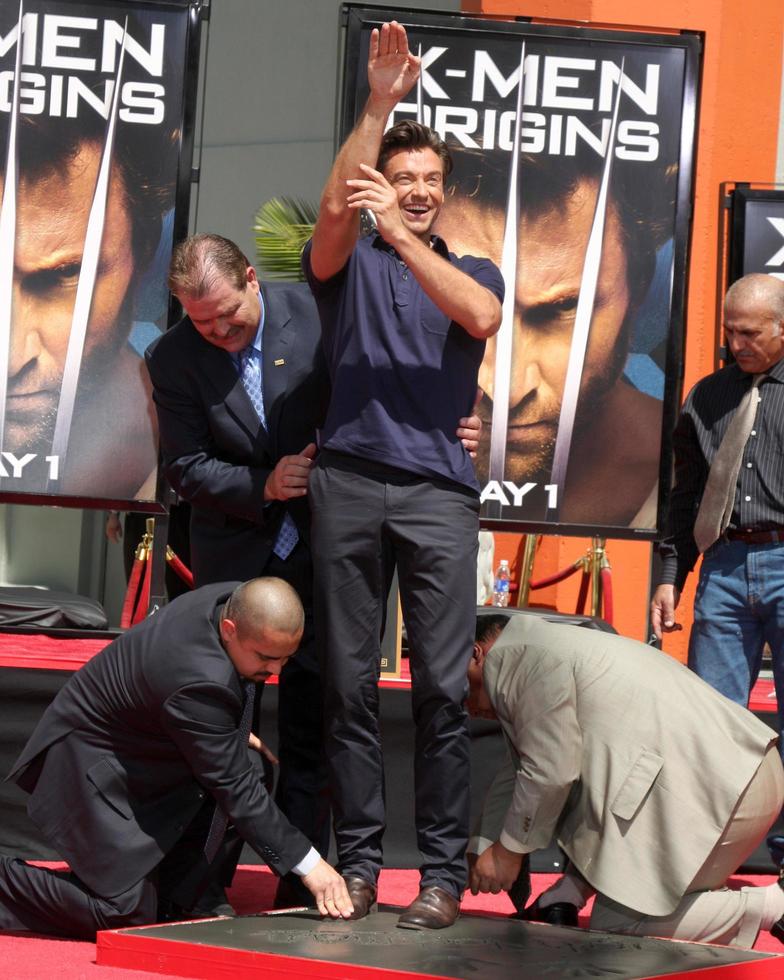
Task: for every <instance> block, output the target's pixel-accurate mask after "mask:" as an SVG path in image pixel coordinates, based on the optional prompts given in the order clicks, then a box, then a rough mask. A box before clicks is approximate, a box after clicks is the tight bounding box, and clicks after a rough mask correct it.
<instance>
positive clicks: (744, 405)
mask: <svg viewBox="0 0 784 980" xmlns="http://www.w3.org/2000/svg"><path fill="white" fill-rule="evenodd" d="M763 377H764V375H763V374H755V375H754V377H753V378H752V381H751V387H750V388H749V390H748V391H747V392H746V394H745V395H744V396H743V398H742V399H741V401H740V404H739V405H738V407H737V409H736V410H735V414H734V415H733V417H732V419H731V420H730V424H729V425H728V426H727V431H726V432H725V433H724V438H723V439H722V440H721V444H720V445H719V448H718V450H717V451H716V455H715V456H714V458H713V462H712V463H711V468H710V472H709V473H708V479H707V480H706V481H705V490H704V491H703V494H702V500H701V501H700V509H699V510H698V512H697V518H696V520H695V522H694V540H695V541H696V543H697V547H698V548H699V549H700V552H704V551H707V550H708V548H710V546H711V545H712V544H713V543H714V541H717V540H718V539H719V537H721V535H722V534H723V533H724V531H725V530H726V528H727V525H728V524H729V522H730V516H731V515H732V508H733V505H734V503H735V487H736V486H737V483H738V474H739V473H740V464H741V460H742V459H743V451H744V449H745V448H746V443H747V442H748V441H749V436H750V435H751V430H752V427H753V425H754V418H755V416H756V414H757V404H758V402H759V400H760V395H759V390H758V389H759V383H760V381H762V379H763Z"/></svg>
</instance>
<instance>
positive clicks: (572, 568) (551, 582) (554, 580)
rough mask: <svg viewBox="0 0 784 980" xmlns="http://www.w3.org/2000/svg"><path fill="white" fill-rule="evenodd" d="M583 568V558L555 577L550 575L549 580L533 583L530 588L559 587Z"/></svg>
mask: <svg viewBox="0 0 784 980" xmlns="http://www.w3.org/2000/svg"><path fill="white" fill-rule="evenodd" d="M582 567H583V561H582V558H581V559H579V560H578V561H576V562H575V563H574V565H570V566H569V567H568V568H562V569H561V571H560V572H556V573H555V575H549V576H548V577H547V578H540V579H539V580H538V581H537V582H531V584H530V585H529V586H528V588H529V589H531V590H536V589H546V588H547V586H548V585H557V584H558V583H559V582H563V580H564V579H567V578H569V576H570V575H574V573H575V572H576V571H578V569H580V568H582Z"/></svg>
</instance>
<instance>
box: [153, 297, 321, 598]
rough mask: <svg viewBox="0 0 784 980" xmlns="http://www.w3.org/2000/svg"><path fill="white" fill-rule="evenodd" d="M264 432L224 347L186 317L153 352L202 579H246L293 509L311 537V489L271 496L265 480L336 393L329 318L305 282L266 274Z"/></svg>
mask: <svg viewBox="0 0 784 980" xmlns="http://www.w3.org/2000/svg"><path fill="white" fill-rule="evenodd" d="M262 296H263V298H264V304H265V311H266V316H265V321H264V338H263V351H262V353H263V359H264V367H263V371H264V376H263V386H264V409H265V413H266V416H267V429H266V431H265V430H264V429H263V428H262V427H261V425H260V423H259V421H258V418H257V416H256V413H255V411H254V408H253V405H252V404H251V402H250V399H249V398H248V395H247V393H246V392H245V389H244V388H243V386H242V381H241V380H240V377H239V374H238V372H237V368H236V366H235V364H234V362H233V360H232V358H231V356H230V355H229V354H228V353H226V351H223V350H220V349H219V348H217V347H215V346H213V345H212V344H210V343H208V342H207V341H206V340H204V339H203V338H202V337H201V336H200V335H199V333H198V332H197V331H196V329H195V328H194V327H193V325H192V324H191V322H190V320H189V319H188V318H187V317H186V318H185V319H183V320H181V321H180V323H178V324H177V325H176V326H175V327H173V328H172V329H171V330H169V331H168V332H167V333H166V334H164V336H163V337H160V338H159V339H158V340H157V341H156V342H155V343H154V344H153V345H151V347H150V348H149V350H148V351H147V355H146V357H147V366H148V369H149V372H150V377H151V378H152V383H153V388H154V392H153V397H154V399H155V404H156V407H157V411H158V424H159V429H160V439H161V450H162V454H163V465H164V468H165V471H166V475H167V477H168V479H169V482H170V483H171V485H172V486H173V487H174V489H175V490H176V491H177V493H178V494H179V495H180V496H181V497H183V498H184V499H185V500H188V501H190V503H191V505H192V516H191V558H192V564H193V572H194V575H195V578H196V583H197V584H202V583H204V582H217V581H221V580H223V579H228V578H231V579H240V580H246V579H249V578H253V577H255V576H257V575H259V574H261V572H262V571H263V570H264V566H265V564H266V561H267V558H268V557H269V554H270V552H271V550H272V547H273V545H274V543H275V539H276V537H277V532H278V528H279V527H280V523H281V521H282V520H283V515H284V512H285V508H288V510H289V512H290V513H291V515H292V517H293V518H294V521H295V522H296V524H297V527H298V529H299V532H300V535H301V536H302V537H303V538H304V539H305V541H306V542H307V541H308V540H309V537H310V530H309V512H308V503H307V498H300V499H297V500H293V501H289V502H288V503H286V504H283V503H281V502H274V503H272V504H270V505H267V506H265V505H264V484H265V483H266V480H267V477H268V476H269V474H270V472H271V471H272V469H273V468H274V467H275V464H276V463H277V461H278V460H279V459H280V458H281V457H282V456H288V455H293V454H296V453H298V452H300V451H301V450H302V449H304V448H305V446H306V445H307V444H308V443H309V442H313V441H314V439H315V430H316V428H317V426H319V425H320V424H321V421H322V419H323V416H324V413H325V411H326V406H327V401H328V398H329V380H328V376H327V371H326V365H325V362H324V356H323V353H322V350H321V327H320V324H319V319H318V314H317V312H316V308H315V305H314V303H313V299H312V297H311V295H310V291H309V289H308V287H307V286H306V285H305V284H304V283H265V284H264V286H263V287H262Z"/></svg>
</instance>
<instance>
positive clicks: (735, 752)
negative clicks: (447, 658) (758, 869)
mask: <svg viewBox="0 0 784 980" xmlns="http://www.w3.org/2000/svg"><path fill="white" fill-rule="evenodd" d="M494 640H495V642H494ZM491 647H492V649H491ZM469 684H470V688H471V692H470V695H469V702H468V709H469V712H470V713H471V714H474V715H481V716H483V717H490V716H495V717H497V718H498V719H499V721H500V722H501V725H502V727H503V730H504V733H505V735H506V737H507V739H508V741H509V744H510V748H511V750H512V756H513V759H514V761H515V764H516V766H515V769H514V770H513V771H510V779H509V780H508V781H507V782H506V783H504V780H503V779H496V781H495V783H494V784H493V788H492V789H491V792H490V797H489V799H488V801H487V803H486V808H487V809H488V810H489V811H492V810H493V809H496V810H497V808H498V802H499V800H500V801H503V804H502V805H505V804H506V803H508V808H507V809H506V816H505V818H504V820H503V830H502V831H501V833H500V837H499V839H498V840H496V841H495V842H494V843H493V844H491V845H490V846H489V847H487V848H486V849H484V850H483V851H482V853H481V854H480V855H479V857H478V859H477V860H476V862H475V864H474V866H473V869H472V873H471V890H472V892H473V893H474V894H476V893H477V892H480V891H481V892H494V893H495V892H499V891H501V890H502V889H508V888H510V887H511V885H512V883H513V882H514V880H515V878H516V877H517V874H518V871H519V869H520V865H521V862H522V859H523V856H524V855H525V854H528V853H530V852H531V851H534V850H537V849H538V848H543V847H547V846H548V845H549V843H550V841H551V840H552V839H553V838H554V837H555V838H557V840H558V843H559V844H560V846H561V847H562V848H563V850H564V851H565V852H566V854H567V855H568V856H569V858H570V861H571V863H572V865H573V867H574V868H575V870H576V871H577V872H579V875H581V876H582V878H583V879H585V882H587V883H588V884H589V885H590V886H591V887H592V888H594V889H595V890H596V892H597V895H596V901H595V904H594V909H593V913H592V915H591V928H594V929H602V930H605V931H608V932H619V933H628V934H633V935H645V936H659V937H665V938H676V939H684V940H695V941H704V942H712V943H722V944H726V945H732V946H739V947H751V946H752V945H753V944H754V941H755V939H756V937H757V933H758V932H759V931H760V929H770V930H771V931H772V932H773V934H774V935H775V936H776V937H777V938H779V939H780V940H782V941H784V891H783V890H782V888H781V887H780V885H779V883H774V884H773V885H770V886H768V887H758V888H753V887H748V888H741V889H740V890H739V891H729V890H727V889H725V888H723V887H722V886H723V885H724V883H725V881H726V879H727V877H728V876H729V875H731V874H732V873H733V872H734V871H735V870H736V869H737V868H738V866H739V865H740V864H741V863H742V862H743V861H744V860H745V859H746V858H747V857H748V856H749V854H751V852H752V851H753V850H754V849H755V847H756V846H757V845H758V844H759V843H760V842H761V841H762V840H763V839H764V837H765V834H766V832H767V830H768V829H769V827H770V826H771V824H772V823H773V822H774V820H775V819H776V817H777V815H778V813H779V811H780V810H781V806H782V803H784V769H782V765H781V761H780V759H779V755H778V752H777V751H776V741H777V738H776V734H775V733H774V732H773V731H771V730H770V729H769V728H768V727H767V726H766V725H764V724H763V723H762V722H761V721H759V720H758V719H756V718H755V717H754V715H752V714H751V713H750V712H749V711H747V710H746V709H745V708H742V707H740V706H739V705H737V704H734V703H733V702H731V701H729V700H727V698H725V697H723V696H722V695H720V694H718V693H717V692H716V691H714V690H713V688H711V687H709V685H708V684H706V683H705V682H704V681H702V680H701V679H700V678H698V677H697V676H696V675H695V674H694V673H692V672H691V671H689V670H688V669H687V668H686V667H684V666H683V665H682V664H680V663H678V662H677V661H675V660H673V659H671V658H670V657H667V656H665V655H663V654H662V653H660V652H659V651H657V650H655V649H653V648H652V647H649V646H646V645H645V644H643V643H639V642H637V641H634V640H629V639H626V638H624V637H620V636H612V635H608V634H606V633H599V632H593V631H591V630H585V629H581V628H580V627H576V626H563V625H560V624H554V623H547V622H544V621H542V620H539V619H536V618H534V617H529V616H523V615H520V616H515V617H513V618H512V619H511V620H510V622H509V623H508V624H507V626H506V627H505V628H504V629H503V632H502V633H501V635H500V637H498V639H497V640H496V639H495V637H494V636H493V635H492V634H491V635H490V636H489V637H488V638H487V639H486V640H485V641H483V642H482V643H478V644H477V645H476V646H475V648H474V656H473V660H472V663H471V667H470V668H469ZM510 770H511V767H510ZM510 797H511V802H510V803H509V799H510Z"/></svg>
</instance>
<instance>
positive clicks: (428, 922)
mask: <svg viewBox="0 0 784 980" xmlns="http://www.w3.org/2000/svg"><path fill="white" fill-rule="evenodd" d="M459 914H460V902H459V900H458V899H456V898H455V897H454V895H450V894H449V892H448V891H445V890H444V889H443V888H439V887H438V885H428V886H427V887H426V888H422V889H421V890H420V892H419V894H418V895H417V897H416V898H415V899H414V901H413V902H412V903H411V904H410V905H409V906H408V908H407V909H406V910H405V912H403V913H402V914H401V915H400V917H399V918H398V920H397V924H398V927H399V928H400V929H445V928H446V927H447V926H451V925H454V923H455V920H456V919H457V917H458V915H459Z"/></svg>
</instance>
